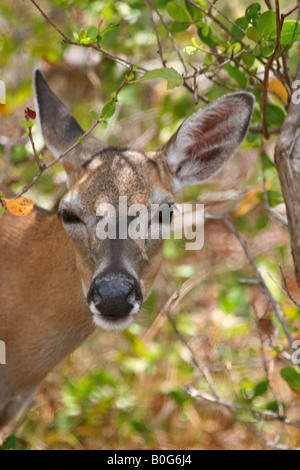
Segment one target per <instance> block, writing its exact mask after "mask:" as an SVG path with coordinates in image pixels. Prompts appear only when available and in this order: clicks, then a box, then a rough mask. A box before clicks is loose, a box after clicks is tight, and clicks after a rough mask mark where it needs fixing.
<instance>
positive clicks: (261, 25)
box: [256, 10, 277, 38]
mask: <svg viewBox="0 0 300 470" xmlns="http://www.w3.org/2000/svg"><path fill="white" fill-rule="evenodd" d="M256 27H257V30H258V32H259V34H260V35H261V36H262V37H263V38H267V37H268V36H273V35H274V33H275V38H276V31H277V22H276V13H275V11H270V10H269V11H265V12H264V13H263V14H262V15H261V16H260V17H259V18H258V20H257V25H256Z"/></svg>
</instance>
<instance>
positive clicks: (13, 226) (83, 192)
mask: <svg viewBox="0 0 300 470" xmlns="http://www.w3.org/2000/svg"><path fill="white" fill-rule="evenodd" d="M33 82H34V83H33V85H34V96H35V108H36V112H37V115H38V122H39V126H40V129H41V132H42V135H43V138H44V141H45V144H46V146H47V147H48V149H49V150H50V151H51V152H52V154H53V156H54V157H55V158H59V156H60V155H61V154H62V153H63V152H65V151H66V150H67V149H69V148H70V147H71V146H72V145H73V144H74V143H76V142H77V141H78V140H79V139H80V138H81V137H82V135H83V134H84V131H83V129H82V128H81V127H80V125H79V124H78V122H77V121H76V120H75V118H74V117H73V116H72V114H71V113H70V112H69V111H68V109H67V108H66V107H65V106H64V104H63V103H62V101H60V99H59V98H58V97H57V96H56V95H55V94H54V92H53V91H52V90H51V89H50V87H49V85H48V83H47V81H46V80H45V78H44V76H43V74H42V73H41V71H40V70H36V71H35V72H34V79H33ZM254 102H255V99H254V96H253V95H252V94H251V93H248V92H236V93H229V94H227V95H225V96H223V97H221V98H219V99H217V100H216V101H214V102H212V103H210V104H208V105H206V106H204V107H202V108H200V109H198V110H197V111H196V112H194V113H193V114H192V115H191V116H189V117H188V118H187V119H186V120H185V121H184V122H183V123H182V125H181V126H180V127H179V129H178V130H177V132H176V133H175V134H174V135H173V136H172V137H171V138H170V140H169V141H168V143H166V144H165V145H164V146H163V147H161V148H160V149H158V150H155V151H150V152H142V151H140V150H136V149H134V148H121V147H120V148H116V147H111V146H108V145H106V144H105V143H103V142H102V141H100V140H98V139H96V138H95V137H92V136H89V137H87V139H85V143H84V146H83V145H80V146H77V147H76V148H75V149H74V150H73V151H72V152H70V153H69V154H68V155H67V156H65V157H64V159H63V160H62V164H63V167H64V170H65V172H66V174H67V184H68V192H67V193H66V195H65V196H64V197H63V198H62V200H61V201H60V204H59V211H58V213H57V212H56V213H50V212H47V211H45V210H43V209H41V208H38V207H36V208H35V210H34V211H33V212H32V213H31V214H30V215H29V216H27V217H15V216H13V215H11V214H10V213H8V211H6V213H5V214H4V216H3V217H2V219H1V221H0V279H1V282H0V340H1V341H2V342H3V343H4V344H5V346H6V356H7V359H6V364H5V365H3V364H2V365H0V429H2V430H3V429H4V427H7V426H8V425H9V424H11V423H12V422H13V421H14V420H16V419H17V417H19V416H20V415H21V414H22V413H24V410H26V411H27V410H28V408H29V407H30V405H31V403H32V400H33V397H34V396H35V394H36V393H37V391H38V389H39V387H40V386H41V384H42V383H43V381H44V379H45V377H46V376H47V374H48V373H49V371H51V370H52V369H53V367H54V366H56V365H57V364H58V363H59V362H60V361H61V360H62V359H63V358H65V357H66V356H67V355H69V354H70V353H72V352H73V351H74V350H75V349H76V348H77V347H79V346H80V345H81V344H82V343H83V342H84V340H85V339H86V338H88V336H89V335H91V334H92V333H93V332H94V330H95V329H96V328H97V327H100V329H102V330H123V329H124V328H127V327H128V326H129V325H130V324H131V323H132V322H133V321H134V320H135V318H136V317H137V315H138V312H139V311H140V309H141V307H142V304H143V301H144V300H145V299H146V298H147V297H148V296H149V294H150V292H151V289H152V286H153V283H154V280H155V278H156V276H157V274H158V272H159V270H160V267H161V264H162V261H163V256H162V247H163V243H164V240H162V239H161V238H159V239H155V240H151V239H148V240H142V241H140V240H131V239H129V238H128V239H123V238H122V239H121V238H120V237H118V236H117V237H116V238H115V239H103V240H100V239H99V238H98V237H97V230H96V228H97V223H99V219H101V217H99V214H98V213H97V207H98V206H99V204H102V203H104V204H105V203H110V204H112V205H113V206H114V207H116V210H118V207H117V206H118V200H119V199H118V198H119V196H126V197H127V199H128V204H144V205H146V206H147V207H149V206H150V205H151V204H154V203H158V204H162V203H164V204H166V205H167V206H168V207H172V206H173V205H174V203H175V197H176V194H178V192H179V191H180V190H181V189H182V188H183V187H185V186H187V185H195V184H200V183H203V182H205V181H207V180H208V179H210V178H212V177H213V176H215V175H217V174H218V173H219V172H220V171H221V170H222V169H223V167H224V166H225V165H226V164H227V163H228V162H229V161H230V160H231V159H232V158H233V156H234V155H235V153H236V152H237V150H238V149H239V147H240V146H241V144H242V142H243V141H244V139H245V137H246V135H247V132H248V128H249V125H250V121H251V116H252V112H253V108H254ZM1 191H2V192H3V193H4V194H5V196H6V197H8V196H11V195H10V194H9V190H8V189H7V188H5V187H3V188H1ZM172 212H173V211H172V210H171V211H170V219H171V218H172ZM125 222H126V223H128V221H125ZM23 417H24V416H23Z"/></svg>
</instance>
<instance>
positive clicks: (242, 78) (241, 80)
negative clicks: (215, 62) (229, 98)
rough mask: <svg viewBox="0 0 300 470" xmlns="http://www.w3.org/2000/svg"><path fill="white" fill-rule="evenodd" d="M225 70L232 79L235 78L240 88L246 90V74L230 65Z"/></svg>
mask: <svg viewBox="0 0 300 470" xmlns="http://www.w3.org/2000/svg"><path fill="white" fill-rule="evenodd" d="M224 70H225V71H226V72H227V73H228V74H229V75H230V76H231V77H232V78H234V79H235V80H236V81H237V83H238V84H239V87H240V88H242V89H243V88H246V84H247V78H246V73H245V72H241V71H240V70H239V69H238V68H237V67H233V66H232V65H230V64H227V65H225V67H224Z"/></svg>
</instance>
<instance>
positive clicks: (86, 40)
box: [80, 38, 96, 46]
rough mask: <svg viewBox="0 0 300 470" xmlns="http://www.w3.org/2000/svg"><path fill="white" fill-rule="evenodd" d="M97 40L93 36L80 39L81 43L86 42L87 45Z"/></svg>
mask: <svg viewBox="0 0 300 470" xmlns="http://www.w3.org/2000/svg"><path fill="white" fill-rule="evenodd" d="M95 42H96V39H91V38H84V39H81V40H80V44H84V45H85V46H86V45H88V44H94V43H95Z"/></svg>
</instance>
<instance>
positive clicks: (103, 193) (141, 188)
mask: <svg viewBox="0 0 300 470" xmlns="http://www.w3.org/2000/svg"><path fill="white" fill-rule="evenodd" d="M153 157H154V155H153V154H149V155H146V154H144V153H141V152H138V151H135V150H131V149H114V148H108V149H105V150H104V151H101V152H98V153H96V154H94V155H92V156H91V158H89V159H86V160H85V162H84V163H83V164H82V167H81V170H80V172H79V174H78V178H77V181H76V183H75V184H74V185H73V187H72V188H71V191H70V192H69V193H68V194H67V196H66V197H65V198H64V202H65V203H66V204H67V205H68V206H69V207H70V208H71V207H72V206H73V207H74V208H79V209H80V210H82V211H86V212H88V213H90V214H91V215H95V214H96V212H97V209H98V207H99V205H100V204H107V203H109V204H113V205H115V206H117V205H118V203H119V198H120V196H126V197H127V203H128V206H130V205H132V204H143V205H146V206H149V204H151V203H161V202H165V201H166V200H171V199H172V181H171V176H170V174H168V173H167V172H166V169H165V166H164V165H162V164H161V162H160V161H159V160H157V161H156V160H155V158H153Z"/></svg>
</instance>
